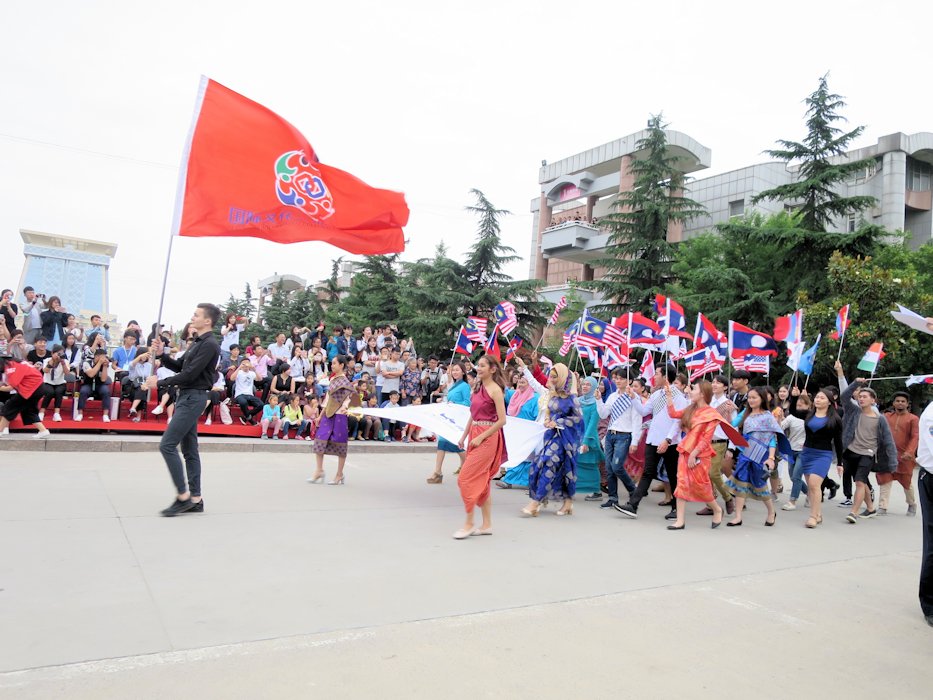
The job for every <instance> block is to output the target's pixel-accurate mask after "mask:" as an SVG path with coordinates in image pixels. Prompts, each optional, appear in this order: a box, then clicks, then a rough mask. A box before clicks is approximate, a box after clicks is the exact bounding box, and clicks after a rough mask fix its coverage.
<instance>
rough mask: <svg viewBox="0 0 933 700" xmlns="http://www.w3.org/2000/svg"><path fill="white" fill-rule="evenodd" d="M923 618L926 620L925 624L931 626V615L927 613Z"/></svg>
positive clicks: (932, 619) (932, 618)
mask: <svg viewBox="0 0 933 700" xmlns="http://www.w3.org/2000/svg"><path fill="white" fill-rule="evenodd" d="M925 619H926V621H927V624H928V625H929V626H930V627H933V615H927V616H926V618H925Z"/></svg>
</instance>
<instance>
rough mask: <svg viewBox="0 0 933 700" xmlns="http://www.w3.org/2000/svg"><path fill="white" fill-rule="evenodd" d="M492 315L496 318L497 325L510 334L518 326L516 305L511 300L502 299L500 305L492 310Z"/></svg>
mask: <svg viewBox="0 0 933 700" xmlns="http://www.w3.org/2000/svg"><path fill="white" fill-rule="evenodd" d="M492 315H493V316H494V317H495V319H496V325H497V326H499V330H500V331H502V332H503V333H505V334H506V335H508V334H509V333H511V332H512V331H514V330H515V329H516V328H517V327H518V319H517V318H516V316H515V305H514V304H513V303H512V302H510V301H500V302H499V305H498V306H497V307H496V308H495V309H493V310H492Z"/></svg>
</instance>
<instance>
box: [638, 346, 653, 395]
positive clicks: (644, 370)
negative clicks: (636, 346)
mask: <svg viewBox="0 0 933 700" xmlns="http://www.w3.org/2000/svg"><path fill="white" fill-rule="evenodd" d="M654 372H655V369H654V355H653V354H652V353H651V351H650V350H648V351H647V352H646V353H645V356H644V357H643V358H642V360H641V367H639V369H638V376H639V377H641V378H642V379H644V380H645V383H646V384H647V385H648V386H652V387H653V386H654Z"/></svg>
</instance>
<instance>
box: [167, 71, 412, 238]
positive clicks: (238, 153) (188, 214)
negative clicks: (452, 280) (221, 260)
mask: <svg viewBox="0 0 933 700" xmlns="http://www.w3.org/2000/svg"><path fill="white" fill-rule="evenodd" d="M176 207H177V210H176V212H175V229H174V233H176V234H178V235H180V236H253V237H255V238H265V239H266V240H270V241H274V242H276V243H296V242H298V241H325V242H327V243H330V244H331V245H335V246H337V247H338V248H342V249H343V250H346V251H348V252H350V253H356V254H365V255H378V254H382V253H398V252H401V251H403V250H404V249H405V240H404V237H403V234H402V227H403V226H404V225H405V224H406V223H408V206H407V205H406V204H405V197H404V195H402V194H401V193H400V192H392V191H390V190H379V189H376V188H374V187H370V186H369V185H367V184H366V183H364V182H363V181H361V180H359V179H357V178H356V177H354V176H353V175H350V174H349V173H346V172H344V171H342V170H338V169H337V168H334V167H331V166H329V165H324V164H323V163H320V162H319V161H318V159H317V155H316V154H315V152H314V149H313V148H311V144H309V143H308V141H307V140H306V139H305V137H304V136H302V135H301V133H300V132H299V131H298V130H297V129H296V128H295V127H293V126H292V125H291V124H289V123H288V122H287V121H285V120H284V119H282V118H281V117H280V116H278V115H277V114H275V113H274V112H272V111H270V110H268V109H266V108H265V107H263V106H262V105H261V104H258V103H256V102H253V101H252V100H249V99H247V98H245V97H243V96H242V95H240V94H237V93H235V92H233V90H230V89H228V88H226V87H224V86H223V85H221V84H219V83H216V82H214V81H213V80H209V79H207V78H202V79H201V87H200V90H199V92H198V102H197V106H196V108H195V121H194V125H193V127H192V130H191V134H190V136H189V143H188V147H187V149H186V151H185V156H184V159H183V162H182V176H181V179H180V181H179V192H178V199H177V201H176Z"/></svg>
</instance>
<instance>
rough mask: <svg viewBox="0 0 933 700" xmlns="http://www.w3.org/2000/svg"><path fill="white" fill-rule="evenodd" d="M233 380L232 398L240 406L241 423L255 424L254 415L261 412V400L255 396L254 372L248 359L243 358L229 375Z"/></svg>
mask: <svg viewBox="0 0 933 700" xmlns="http://www.w3.org/2000/svg"><path fill="white" fill-rule="evenodd" d="M230 379H232V380H233V386H234V389H233V400H234V401H235V402H236V405H237V406H239V407H240V411H241V412H242V414H243V415H242V416H241V417H240V423H242V424H243V425H256V416H257V415H258V414H260V413H262V401H261V400H260V399H259V397H257V396H256V385H255V383H254V382H255V381H256V373H255V372H254V371H253V367H252V365H251V364H250V361H249V360H248V359H244V360H243V361H242V362H241V363H240V366H239V367H237V368H236V370H235V371H234V372H233V373H232V374H231V375H230Z"/></svg>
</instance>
